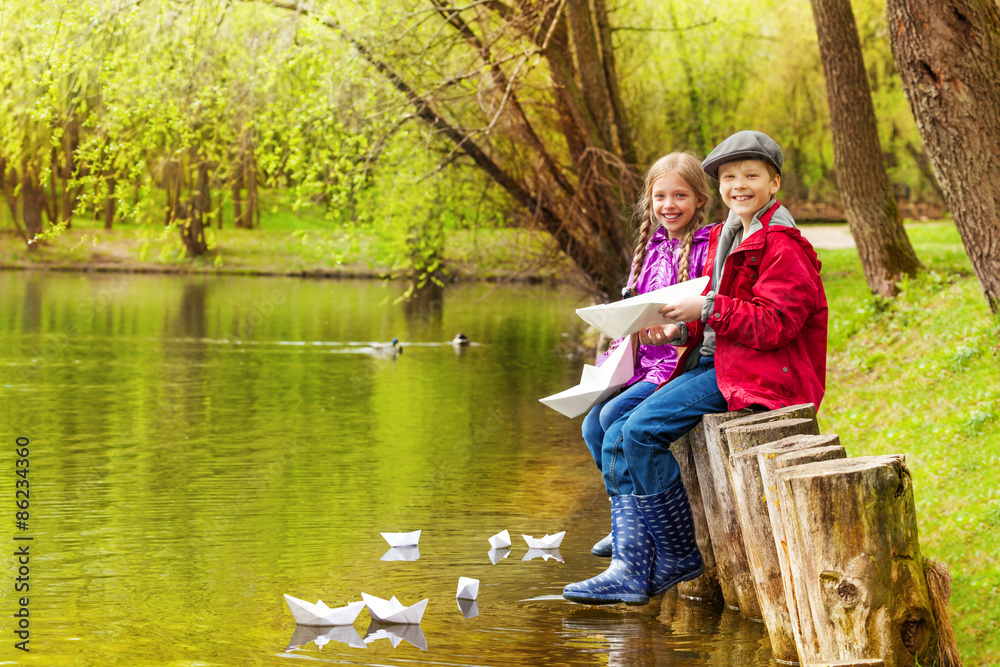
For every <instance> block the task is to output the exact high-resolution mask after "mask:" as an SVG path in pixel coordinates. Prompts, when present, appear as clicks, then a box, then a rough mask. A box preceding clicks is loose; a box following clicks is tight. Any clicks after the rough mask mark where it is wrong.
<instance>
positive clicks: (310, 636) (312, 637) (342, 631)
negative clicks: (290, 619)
mask: <svg viewBox="0 0 1000 667" xmlns="http://www.w3.org/2000/svg"><path fill="white" fill-rule="evenodd" d="M331 641H334V642H340V643H342V644H347V645H348V646H352V647H354V648H368V647H367V646H366V645H365V641H364V640H363V639H362V638H361V635H359V634H358V631H357V630H355V629H354V626H353V625H336V626H334V627H332V628H317V627H313V626H308V625H296V626H295V632H294V633H292V638H291V639H289V640H288V647H287V648H286V649H285V650H286V651H294V650H296V649H297V648H299V647H301V646H305V645H306V644H308V643H309V642H315V643H316V646H318V647H319V648H323V647H324V646H326V645H327V644H329V643H330V642H331Z"/></svg>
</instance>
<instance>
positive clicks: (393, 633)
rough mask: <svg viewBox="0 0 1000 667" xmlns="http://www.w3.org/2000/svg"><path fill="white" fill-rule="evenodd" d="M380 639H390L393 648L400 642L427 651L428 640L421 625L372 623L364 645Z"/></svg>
mask: <svg viewBox="0 0 1000 667" xmlns="http://www.w3.org/2000/svg"><path fill="white" fill-rule="evenodd" d="M379 639H388V640H389V643H391V644H392V647H393V648H396V647H397V646H399V644H400V642H404V641H406V642H410V643H411V644H413V645H414V646H416V647H417V648H419V649H420V650H422V651H426V650H427V638H426V637H424V631H423V630H422V629H421V628H420V626H419V625H400V624H398V623H380V622H379V621H372V622H371V624H370V625H369V626H368V631H367V632H366V633H365V638H364V643H365V644H371V643H372V642H373V641H376V640H379Z"/></svg>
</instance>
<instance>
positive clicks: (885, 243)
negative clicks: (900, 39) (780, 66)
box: [812, 0, 920, 296]
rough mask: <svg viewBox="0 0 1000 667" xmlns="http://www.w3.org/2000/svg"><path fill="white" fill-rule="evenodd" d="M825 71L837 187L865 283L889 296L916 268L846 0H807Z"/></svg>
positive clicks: (916, 260)
mask: <svg viewBox="0 0 1000 667" xmlns="http://www.w3.org/2000/svg"><path fill="white" fill-rule="evenodd" d="M812 8H813V18H814V20H815V22H816V35H817V36H818V38H819V52H820V56H821V58H822V60H823V71H824V72H825V73H826V90H827V96H826V97H827V104H829V106H830V129H831V131H832V134H833V149H834V150H833V152H834V164H835V165H836V169H837V186H838V190H839V192H840V201H841V203H842V204H843V206H844V214H845V216H846V217H847V224H848V227H850V230H851V235H852V236H853V237H854V242H855V245H856V246H857V248H858V254H859V255H860V257H861V266H862V268H863V269H864V273H865V279H866V280H867V281H868V287H869V288H870V289H871V291H872V292H874V293H875V294H880V295H882V296H895V295H896V283H897V282H898V281H899V280H900V279H902V278H903V276H912V275H914V274H915V273H916V272H917V269H919V268H920V261H919V260H918V259H917V255H916V253H915V252H914V251H913V246H912V245H910V240H909V238H908V237H907V236H906V229H905V228H904V227H903V219H902V217H901V216H900V214H899V208H898V206H897V205H896V196H895V194H894V193H893V191H892V186H891V185H890V184H889V176H888V175H887V174H886V170H885V164H884V163H883V161H882V148H881V145H880V144H879V138H878V125H877V123H876V120H875V107H874V105H873V104H872V97H871V90H870V89H869V85H868V74H867V72H866V70H865V63H864V59H863V57H862V55H861V40H860V39H859V38H858V30H857V26H856V25H855V22H854V12H853V11H852V10H851V3H850V0H812Z"/></svg>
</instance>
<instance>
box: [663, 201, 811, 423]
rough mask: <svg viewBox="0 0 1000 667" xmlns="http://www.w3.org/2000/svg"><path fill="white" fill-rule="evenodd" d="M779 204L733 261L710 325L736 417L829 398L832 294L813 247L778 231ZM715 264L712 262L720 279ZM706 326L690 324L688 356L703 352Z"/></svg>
mask: <svg viewBox="0 0 1000 667" xmlns="http://www.w3.org/2000/svg"><path fill="white" fill-rule="evenodd" d="M778 205H779V204H778V203H775V204H774V206H773V207H772V208H771V209H770V210H769V211H768V212H767V213H766V214H765V215H763V216H761V223H762V224H763V225H764V228H763V229H761V230H758V231H756V232H755V233H753V234H752V235H750V237H749V238H746V239H744V240H743V242H742V243H741V244H740V245H739V247H738V248H737V249H736V250H735V251H733V253H732V254H731V255H730V256H729V257H727V258H726V263H725V265H724V268H723V271H722V279H721V281H720V283H721V284H720V285H719V286H718V288H716V287H715V286H713V285H711V284H709V285H708V287H706V288H705V294H708V292H709V291H710V290H714V291H715V292H716V297H715V305H714V307H713V308H712V312H711V313H710V314H709V323H710V324H711V325H712V329H714V330H715V334H716V338H715V371H716V378H717V379H718V382H719V390H720V391H721V392H722V395H723V396H724V397H725V398H726V402H727V403H728V405H729V409H730V410H739V409H741V408H745V407H747V406H750V405H762V406H764V407H765V408H768V409H771V410H773V409H776V408H780V407H786V406H789V405H796V404H799V403H813V404H815V405H816V407H817V408H818V407H819V404H820V402H821V401H822V400H823V393H824V392H825V390H826V329H827V315H828V312H827V306H826V292H825V291H824V290H823V281H822V279H821V278H820V276H819V269H820V261H819V259H817V257H816V252H815V251H814V250H813V247H812V245H811V244H810V243H809V242H808V241H807V240H806V239H804V238H803V237H802V234H801V232H799V230H798V229H795V228H793V227H785V226H781V225H777V224H775V225H771V224H770V219H771V215H772V214H773V212H774V211H775V210H776V209H777V207H778ZM721 231H722V225H718V226H717V227H716V228H715V229H713V230H712V236H711V238H710V239H709V245H708V257H709V258H714V257H715V254H716V252H717V251H718V245H719V235H720V233H721ZM712 265H713V261H706V262H705V271H704V272H705V274H707V275H709V276H711V275H712ZM704 333H705V323H704V322H702V321H700V320H699V321H697V322H689V323H688V342H687V349H686V350H685V351H684V354H683V356H682V357H681V359H680V361H679V362H678V364H677V369H676V370H675V372H674V375H673V376H672V377H671V379H673V377H676V376H677V375H680V373H681V372H683V369H684V368H685V364H686V361H687V358H688V356H689V355H690V354H691V353H692V352H694V351H697V350H698V349H699V348H700V347H701V341H702V338H703V336H704Z"/></svg>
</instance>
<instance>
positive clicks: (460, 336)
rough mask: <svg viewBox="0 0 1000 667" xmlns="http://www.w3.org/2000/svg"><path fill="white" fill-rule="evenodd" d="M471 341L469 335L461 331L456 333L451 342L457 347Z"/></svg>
mask: <svg viewBox="0 0 1000 667" xmlns="http://www.w3.org/2000/svg"><path fill="white" fill-rule="evenodd" d="M470 342H471V341H470V340H469V337H468V336H466V335H465V334H464V333H461V332H459V333H457V334H455V337H454V338H452V339H451V344H452V345H454V346H455V347H459V346H464V345H468V344H469V343H470Z"/></svg>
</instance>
